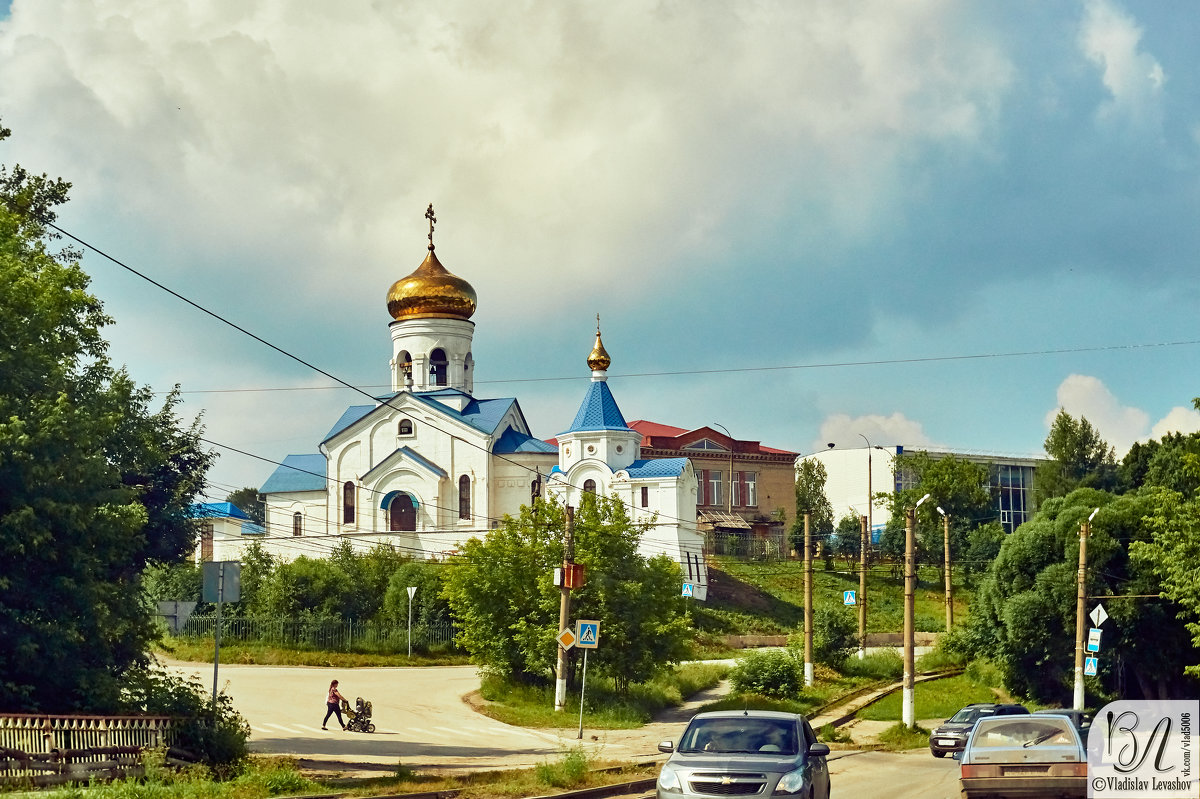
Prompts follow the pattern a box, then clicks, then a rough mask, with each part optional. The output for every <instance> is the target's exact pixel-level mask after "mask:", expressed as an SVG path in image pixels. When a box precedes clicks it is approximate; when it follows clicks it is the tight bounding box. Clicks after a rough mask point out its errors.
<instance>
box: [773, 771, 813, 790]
mask: <svg viewBox="0 0 1200 799" xmlns="http://www.w3.org/2000/svg"><path fill="white" fill-rule="evenodd" d="M805 787H806V786H805V769H803V768H798V769H795V770H794V771H789V772H788V773H787V774H784V775H783V776H782V777H780V778H779V782H778V783H777V784H776V785H775V793H776V794H782V795H784V796H786V795H789V794H793V793H800V792H801V791H803V790H804V788H805Z"/></svg>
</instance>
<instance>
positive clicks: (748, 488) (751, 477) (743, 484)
mask: <svg viewBox="0 0 1200 799" xmlns="http://www.w3.org/2000/svg"><path fill="white" fill-rule="evenodd" d="M737 478H738V485H737V493H736V494H734V504H735V505H737V506H739V507H743V508H757V507H758V482H757V481H758V474H757V472H738V473H737Z"/></svg>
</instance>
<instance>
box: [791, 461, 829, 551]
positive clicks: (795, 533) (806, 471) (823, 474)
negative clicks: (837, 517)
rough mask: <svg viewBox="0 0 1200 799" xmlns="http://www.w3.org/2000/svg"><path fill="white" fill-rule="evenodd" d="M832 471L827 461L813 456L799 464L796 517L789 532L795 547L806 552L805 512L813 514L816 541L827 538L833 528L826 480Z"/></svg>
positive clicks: (811, 522) (811, 531) (810, 522)
mask: <svg viewBox="0 0 1200 799" xmlns="http://www.w3.org/2000/svg"><path fill="white" fill-rule="evenodd" d="M828 480H829V472H828V471H827V470H826V469H825V464H823V463H821V462H820V461H818V460H815V459H813V458H805V459H803V460H801V461H800V465H799V466H798V467H796V520H795V522H793V523H792V529H791V533H790V535H789V536H788V538H789V540H790V542H791V545H792V549H794V550H796V551H797V552H799V553H801V554H803V552H804V514H805V513H806V512H807V513H810V514H812V516H811V519H810V520H809V535H810V536H811V538H812V541H813V542H814V546H815V545H816V542H817V541H820V540H824V539H825V538H826V537H828V535H829V534H830V533H831V532H833V505H831V504H830V503H829V499H828V497H826V496H825V483H826V481H828Z"/></svg>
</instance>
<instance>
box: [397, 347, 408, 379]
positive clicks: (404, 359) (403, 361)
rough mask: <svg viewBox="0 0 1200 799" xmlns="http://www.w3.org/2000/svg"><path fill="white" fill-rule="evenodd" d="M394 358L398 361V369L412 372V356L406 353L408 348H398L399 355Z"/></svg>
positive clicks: (406, 373) (403, 371) (405, 372)
mask: <svg viewBox="0 0 1200 799" xmlns="http://www.w3.org/2000/svg"><path fill="white" fill-rule="evenodd" d="M396 360H398V361H400V371H401V372H402V373H403V374H405V375H410V374H412V356H411V355H409V354H408V350H400V355H399V357H398V358H397V359H396Z"/></svg>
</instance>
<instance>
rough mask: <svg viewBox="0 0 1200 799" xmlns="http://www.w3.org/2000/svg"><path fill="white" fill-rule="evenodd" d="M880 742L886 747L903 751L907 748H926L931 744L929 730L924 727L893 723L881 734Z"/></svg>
mask: <svg viewBox="0 0 1200 799" xmlns="http://www.w3.org/2000/svg"><path fill="white" fill-rule="evenodd" d="M879 743H881V744H883V746H884V748H885V749H890V750H893V751H898V752H902V751H904V750H906V749H924V748H925V747H927V746H929V730H927V729H925V728H924V727H919V726H915V725H914V726H913V727H911V728H909V727H905V726H904V725H903V724H893V725H892V726H891V727H888V728H887V729H886V730H884V731H883V732H881V733H880V734H879Z"/></svg>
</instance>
